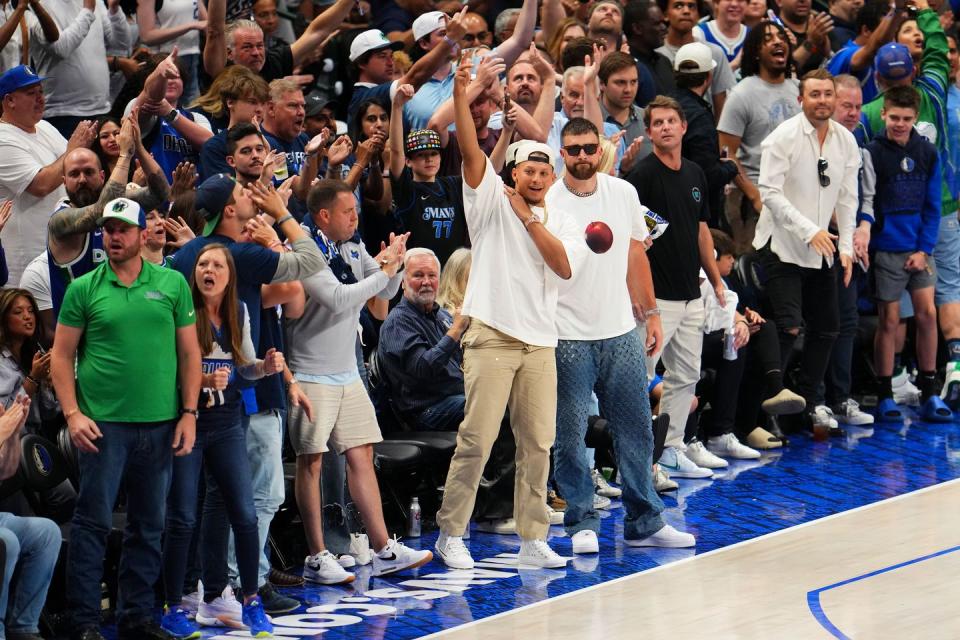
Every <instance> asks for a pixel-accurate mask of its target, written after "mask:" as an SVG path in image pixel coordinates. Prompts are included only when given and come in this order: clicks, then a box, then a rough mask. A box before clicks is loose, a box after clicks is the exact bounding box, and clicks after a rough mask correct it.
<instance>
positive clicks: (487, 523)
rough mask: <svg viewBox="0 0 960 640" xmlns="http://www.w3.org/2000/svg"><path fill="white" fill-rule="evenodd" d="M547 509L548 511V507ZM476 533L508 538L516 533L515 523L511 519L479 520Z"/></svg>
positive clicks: (561, 515)
mask: <svg viewBox="0 0 960 640" xmlns="http://www.w3.org/2000/svg"><path fill="white" fill-rule="evenodd" d="M547 508H548V509H549V507H547ZM560 517H561V518H563V514H560ZM561 521H562V520H561ZM477 531H483V532H484V533H496V534H498V535H502V536H510V535H513V534H515V533H516V532H517V521H516V520H514V519H513V518H501V519H500V520H481V521H479V522H477Z"/></svg>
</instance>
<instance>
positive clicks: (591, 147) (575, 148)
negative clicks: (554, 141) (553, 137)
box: [564, 144, 600, 157]
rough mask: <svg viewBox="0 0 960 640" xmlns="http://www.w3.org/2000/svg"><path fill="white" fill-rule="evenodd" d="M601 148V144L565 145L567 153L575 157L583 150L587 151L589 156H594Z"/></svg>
mask: <svg viewBox="0 0 960 640" xmlns="http://www.w3.org/2000/svg"><path fill="white" fill-rule="evenodd" d="M599 148H600V145H599V144H571V145H567V146H566V147H564V149H565V150H566V152H567V155H571V156H574V157H576V156H579V155H580V152H581V151H583V152H585V153H586V154H587V155H588V156H592V155H593V154H595V153H596V152H597V149H599Z"/></svg>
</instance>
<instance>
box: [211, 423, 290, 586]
mask: <svg viewBox="0 0 960 640" xmlns="http://www.w3.org/2000/svg"><path fill="white" fill-rule="evenodd" d="M243 423H244V431H245V432H246V437H247V461H248V463H249V464H250V477H251V479H252V485H253V507H254V509H255V510H256V512H257V531H258V534H257V537H258V538H259V540H260V549H261V552H260V568H259V580H258V583H259V586H261V587H262V586H263V585H265V584H266V583H267V574H269V573H270V558H269V557H268V556H267V552H266V550H265V547H266V544H267V537H268V536H269V535H270V523H271V522H273V516H274V515H276V513H277V510H278V509H280V505H282V504H283V498H284V495H285V488H284V486H283V452H282V450H283V422H282V420H281V415H280V412H279V411H275V410H274V411H261V412H260V413H255V414H253V415H252V416H246V417H245V418H244V419H243ZM208 495H209V488H208ZM208 500H210V501H209V502H208V504H207V505H206V506H205V507H204V519H206V514H207V511H208V507H210V509H209V510H211V511H215V512H217V513H219V514H220V515H219V517H220V518H221V520H222V519H223V515H224V513H223V499H222V498H221V497H220V491H219V488H214V489H213V496H212V500H211V499H210V498H208ZM221 530H222V531H226V532H227V534H228V535H229V529H228V528H227V527H222V529H221ZM204 531H206V529H204ZM234 547H235V544H234V540H233V536H232V535H230V541H229V543H228V551H227V559H228V561H229V572H230V573H229V575H230V577H231V578H233V577H235V576H237V575H238V573H239V571H238V567H237V562H236V553H235V549H234ZM221 588H222V587H221Z"/></svg>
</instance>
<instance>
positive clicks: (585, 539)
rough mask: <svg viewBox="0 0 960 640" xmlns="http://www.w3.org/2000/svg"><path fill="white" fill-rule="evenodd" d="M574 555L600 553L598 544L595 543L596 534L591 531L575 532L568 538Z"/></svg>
mask: <svg viewBox="0 0 960 640" xmlns="http://www.w3.org/2000/svg"><path fill="white" fill-rule="evenodd" d="M570 541H571V542H572V543H573V552H574V553H600V543H599V542H597V533H596V532H595V531H593V530H592V529H584V530H582V531H577V532H576V533H575V534H573V536H572V537H571V538H570Z"/></svg>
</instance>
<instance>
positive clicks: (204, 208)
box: [194, 173, 237, 236]
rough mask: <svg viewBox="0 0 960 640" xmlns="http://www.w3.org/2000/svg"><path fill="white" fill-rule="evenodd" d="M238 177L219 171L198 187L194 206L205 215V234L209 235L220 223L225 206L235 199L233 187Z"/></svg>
mask: <svg viewBox="0 0 960 640" xmlns="http://www.w3.org/2000/svg"><path fill="white" fill-rule="evenodd" d="M236 184H237V181H236V179H235V178H234V177H233V176H231V175H230V174H228V173H218V174H217V175H215V176H210V177H209V178H207V179H206V180H204V181H203V183H202V184H201V185H200V186H199V187H197V198H196V202H195V204H194V207H195V208H196V210H197V213H200V214H201V215H203V219H204V220H206V221H207V222H206V224H205V225H204V226H203V234H202V235H204V236H208V235H210V234H211V233H213V231H214V230H215V229H216V228H217V225H218V224H220V216H221V215H223V208H224V207H225V206H227V204H228V203H229V202H230V200H231V199H233V189H234V187H235V186H236Z"/></svg>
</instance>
